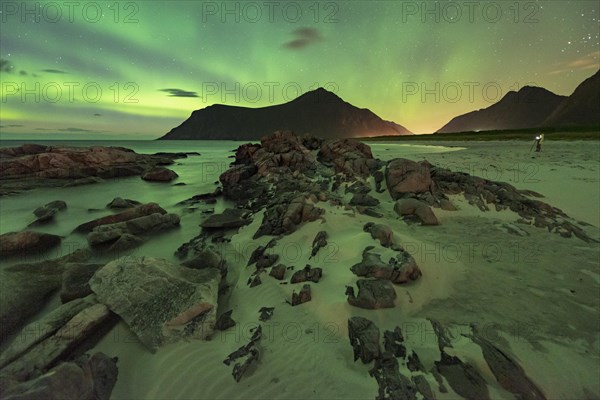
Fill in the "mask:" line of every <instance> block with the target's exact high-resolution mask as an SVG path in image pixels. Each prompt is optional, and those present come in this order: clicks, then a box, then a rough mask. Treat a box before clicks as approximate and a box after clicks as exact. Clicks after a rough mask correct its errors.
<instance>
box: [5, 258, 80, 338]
mask: <svg viewBox="0 0 600 400" xmlns="http://www.w3.org/2000/svg"><path fill="white" fill-rule="evenodd" d="M90 255H91V254H90V252H89V251H87V250H78V251H75V252H73V253H71V254H68V255H66V256H63V257H61V258H57V259H54V260H45V261H42V262H39V263H30V264H18V265H14V266H11V267H9V268H5V269H3V270H2V271H0V284H1V285H2V286H1V288H0V293H2V296H1V297H0V341H4V340H5V339H6V338H7V337H8V335H10V334H11V333H13V332H15V331H16V330H17V329H18V328H20V327H21V326H22V325H23V323H24V322H26V321H27V320H28V319H29V318H30V317H32V316H33V315H35V314H36V313H38V312H39V311H40V309H42V307H44V306H45V305H46V303H47V299H48V297H49V296H51V295H52V294H53V293H54V292H56V291H57V290H58V289H59V288H60V286H61V284H62V274H63V271H64V268H65V265H66V264H68V263H70V262H85V261H86V260H87V259H88V258H89V257H90Z"/></svg>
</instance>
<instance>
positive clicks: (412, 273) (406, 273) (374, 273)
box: [350, 246, 421, 295]
mask: <svg viewBox="0 0 600 400" xmlns="http://www.w3.org/2000/svg"><path fill="white" fill-rule="evenodd" d="M371 250H372V247H371V246H369V247H367V248H365V250H364V251H363V254H362V261H361V262H360V263H358V264H354V265H353V266H352V267H351V268H350V269H351V271H352V272H353V273H354V274H355V275H357V276H363V277H367V278H377V279H384V280H388V281H391V282H392V283H397V284H401V283H407V282H410V281H413V280H416V279H418V278H419V277H420V276H421V270H420V269H419V267H418V266H417V263H416V261H415V259H414V258H413V257H412V256H411V255H410V254H409V253H408V252H406V251H405V250H400V251H399V252H398V255H397V256H396V257H393V258H391V259H390V261H389V262H388V263H384V262H383V261H382V260H381V256H380V255H379V254H377V253H373V252H371ZM359 295H360V293H359Z"/></svg>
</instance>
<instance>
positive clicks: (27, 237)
mask: <svg viewBox="0 0 600 400" xmlns="http://www.w3.org/2000/svg"><path fill="white" fill-rule="evenodd" d="M60 241H61V237H60V236H57V235H52V234H50V233H41V232H33V231H21V232H9V233H5V234H3V235H0V257H7V256H12V255H18V254H27V255H32V254H34V253H35V252H43V251H46V250H48V249H51V248H52V247H55V246H58V245H59V244H60Z"/></svg>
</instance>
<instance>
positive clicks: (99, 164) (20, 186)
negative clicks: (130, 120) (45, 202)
mask: <svg viewBox="0 0 600 400" xmlns="http://www.w3.org/2000/svg"><path fill="white" fill-rule="evenodd" d="M171 160H172V158H171V155H169V154H168V153H165V155H163V156H154V155H147V154H137V153H135V152H134V151H132V150H129V149H125V148H123V147H102V146H92V147H54V146H42V145H37V144H24V145H22V146H19V147H6V148H2V149H0V181H1V182H2V185H1V189H0V195H5V194H12V193H18V192H20V191H23V190H28V189H33V188H36V187H63V186H67V185H73V184H75V185H78V184H89V183H96V182H98V181H99V180H100V181H101V179H107V178H119V177H125V176H132V175H141V174H142V173H144V172H145V171H147V170H150V169H152V168H153V167H155V166H157V165H161V164H166V163H169V162H170V161H171Z"/></svg>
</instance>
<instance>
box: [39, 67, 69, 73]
mask: <svg viewBox="0 0 600 400" xmlns="http://www.w3.org/2000/svg"><path fill="white" fill-rule="evenodd" d="M42 72H47V73H49V74H68V72H66V71H63V70H61V69H52V68H47V69H43V70H42Z"/></svg>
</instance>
